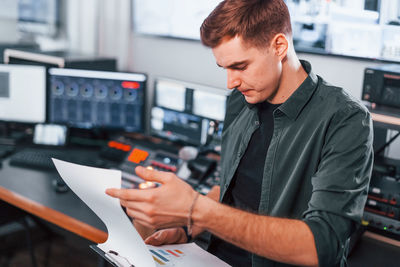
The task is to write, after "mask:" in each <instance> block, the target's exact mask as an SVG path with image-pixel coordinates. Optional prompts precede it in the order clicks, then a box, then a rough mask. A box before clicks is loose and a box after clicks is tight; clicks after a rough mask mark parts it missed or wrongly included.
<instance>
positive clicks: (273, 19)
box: [200, 0, 292, 48]
mask: <svg viewBox="0 0 400 267" xmlns="http://www.w3.org/2000/svg"><path fill="white" fill-rule="evenodd" d="M278 33H284V34H286V35H291V34H292V27H291V24H290V15H289V10H288V8H287V6H286V4H285V3H284V2H283V0H224V1H222V2H221V3H220V4H219V5H218V6H217V7H216V8H215V9H214V10H213V11H212V12H211V13H210V15H208V17H207V18H206V19H205V20H204V22H203V24H202V25H201V27H200V36H201V41H202V43H203V44H204V45H205V46H208V47H211V48H214V47H216V46H218V45H219V44H220V43H221V42H222V40H223V39H224V38H233V37H235V36H236V35H238V36H240V37H242V39H243V41H245V42H246V43H248V44H250V45H254V46H255V47H265V46H267V45H269V42H270V41H271V39H272V38H273V37H274V36H275V35H276V34H278Z"/></svg>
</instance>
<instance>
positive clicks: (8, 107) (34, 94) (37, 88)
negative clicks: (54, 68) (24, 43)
mask: <svg viewBox="0 0 400 267" xmlns="http://www.w3.org/2000/svg"><path fill="white" fill-rule="evenodd" d="M0 120H1V121H6V122H22V123H43V122H45V120H46V68H45V67H41V66H26V65H8V64H0Z"/></svg>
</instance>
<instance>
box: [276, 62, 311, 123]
mask: <svg viewBox="0 0 400 267" xmlns="http://www.w3.org/2000/svg"><path fill="white" fill-rule="evenodd" d="M300 62H301V65H302V66H303V68H304V70H305V71H306V72H307V74H308V76H307V78H306V79H305V80H304V81H303V83H302V84H301V85H300V86H299V87H298V88H297V89H296V91H294V92H293V94H292V95H291V96H290V97H289V98H288V99H287V100H286V101H285V102H284V103H282V105H281V106H280V107H279V108H278V109H279V110H280V111H282V112H283V113H284V114H286V116H288V117H289V118H290V119H292V120H295V119H296V118H297V116H298V115H299V114H300V112H301V110H302V109H303V107H304V106H305V105H306V103H307V102H308V100H309V99H310V98H311V95H312V94H313V93H314V91H315V89H316V88H317V86H318V77H317V75H315V73H314V72H313V71H312V69H311V64H310V63H309V62H308V61H305V60H300Z"/></svg>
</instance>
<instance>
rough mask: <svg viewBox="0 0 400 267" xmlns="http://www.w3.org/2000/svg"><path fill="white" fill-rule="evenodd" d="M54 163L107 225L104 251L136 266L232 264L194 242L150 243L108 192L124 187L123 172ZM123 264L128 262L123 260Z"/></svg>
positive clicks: (217, 266)
mask: <svg viewBox="0 0 400 267" xmlns="http://www.w3.org/2000/svg"><path fill="white" fill-rule="evenodd" d="M53 162H54V165H55V166H56V168H57V171H58V172H59V174H60V176H61V178H62V179H63V180H64V181H65V183H66V184H67V185H68V186H69V187H70V188H71V190H72V191H74V193H75V194H76V195H77V196H78V197H79V198H80V199H82V201H83V202H85V203H86V205H88V206H89V208H91V209H92V210H93V211H94V213H96V215H97V216H99V218H100V219H101V220H102V221H103V222H104V224H105V225H106V227H107V230H108V239H107V241H106V242H105V243H102V244H99V245H98V247H99V248H100V249H102V250H103V251H105V252H108V251H109V250H113V251H116V252H118V253H119V254H120V255H121V256H123V257H124V258H126V259H127V260H128V261H129V262H130V263H131V264H133V265H135V267H150V266H175V267H180V266H182V267H183V266H185V267H186V266H191V267H197V266H198V267H203V266H215V267H219V266H221V267H224V266H229V265H228V264H226V263H225V262H223V261H221V260H220V259H218V258H217V257H215V256H214V255H212V254H210V253H208V252H206V251H204V250H203V249H201V248H200V247H198V246H197V245H196V244H194V243H189V244H180V245H167V246H160V247H154V246H146V244H145V243H144V241H143V240H142V238H141V237H140V235H139V233H138V232H137V231H136V229H135V228H134V227H133V225H132V222H131V221H130V220H129V218H128V217H127V216H126V214H125V213H124V211H123V210H122V208H121V206H120V203H119V200H118V199H116V198H112V197H110V196H108V195H107V194H106V193H105V191H106V189H107V188H121V172H120V171H118V170H107V169H100V168H94V167H88V166H82V165H78V164H74V163H69V162H65V161H61V160H58V159H53ZM177 250H178V251H179V252H178V251H177ZM157 253H158V254H157ZM174 254H175V255H174ZM121 263H124V262H123V260H122V261H121Z"/></svg>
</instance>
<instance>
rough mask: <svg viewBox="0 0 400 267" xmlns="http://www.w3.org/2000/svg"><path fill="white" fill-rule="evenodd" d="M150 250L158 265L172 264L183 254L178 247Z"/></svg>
mask: <svg viewBox="0 0 400 267" xmlns="http://www.w3.org/2000/svg"><path fill="white" fill-rule="evenodd" d="M150 252H151V253H152V256H153V259H154V261H155V262H156V263H157V265H158V266H173V265H174V262H175V261H176V260H179V259H180V258H182V257H183V256H184V255H185V254H184V253H183V252H182V251H181V250H179V249H150Z"/></svg>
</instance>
